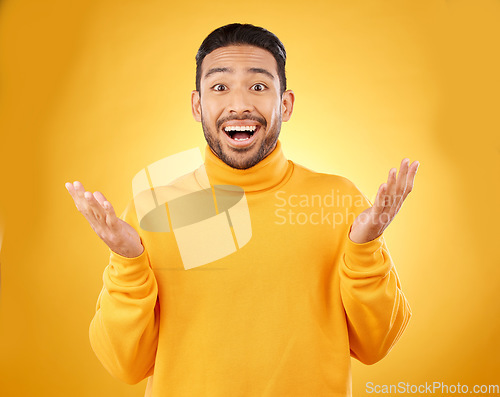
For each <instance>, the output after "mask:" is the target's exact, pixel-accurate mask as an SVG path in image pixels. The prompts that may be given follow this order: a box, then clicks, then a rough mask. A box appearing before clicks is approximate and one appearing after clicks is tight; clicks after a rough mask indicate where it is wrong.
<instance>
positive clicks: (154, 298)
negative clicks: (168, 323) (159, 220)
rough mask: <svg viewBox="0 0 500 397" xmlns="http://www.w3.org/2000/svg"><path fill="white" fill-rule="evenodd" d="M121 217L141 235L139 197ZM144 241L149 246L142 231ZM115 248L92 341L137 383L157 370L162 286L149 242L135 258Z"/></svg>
mask: <svg viewBox="0 0 500 397" xmlns="http://www.w3.org/2000/svg"><path fill="white" fill-rule="evenodd" d="M120 219H122V220H124V221H125V222H127V223H129V224H130V225H131V226H133V227H134V228H135V229H136V230H137V231H138V232H139V235H140V231H141V229H140V228H139V227H138V222H137V216H136V214H135V209H134V206H133V200H132V201H131V202H130V203H129V205H128V206H127V208H126V209H125V211H124V212H123V214H122V215H120ZM141 243H142V244H143V246H144V241H143V239H142V236H141ZM109 252H110V257H109V264H108V266H107V267H106V268H105V269H104V274H103V287H102V289H101V292H100V294H99V298H98V300H97V305H96V312H95V314H94V317H93V319H92V321H91V323H90V328H89V337H90V344H91V346H92V349H93V350H94V353H95V354H96V356H97V358H98V359H99V361H100V362H101V363H102V365H103V366H104V368H106V370H107V371H108V372H109V373H110V374H111V375H113V376H114V377H116V378H118V379H120V380H122V381H124V382H126V383H128V384H136V383H138V382H140V381H141V380H143V379H144V378H146V377H148V376H150V375H152V374H153V372H154V363H155V357H156V349H157V345H158V327H159V315H160V312H159V303H158V286H157V282H156V278H155V275H154V273H153V270H152V268H151V263H150V258H149V255H148V251H147V247H146V246H144V251H143V252H142V254H141V255H139V256H137V257H135V258H127V257H124V256H121V255H119V254H117V253H115V252H113V251H111V250H109Z"/></svg>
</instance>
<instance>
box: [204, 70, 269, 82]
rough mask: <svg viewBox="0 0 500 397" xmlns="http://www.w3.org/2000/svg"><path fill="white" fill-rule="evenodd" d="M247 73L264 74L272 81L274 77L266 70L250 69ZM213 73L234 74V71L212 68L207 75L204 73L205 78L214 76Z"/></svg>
mask: <svg viewBox="0 0 500 397" xmlns="http://www.w3.org/2000/svg"><path fill="white" fill-rule="evenodd" d="M247 72H250V73H261V74H264V75H266V76H267V77H269V78H270V79H271V80H274V76H273V75H272V73H270V72H268V71H267V70H266V69H262V68H250V69H247ZM214 73H234V70H233V69H231V68H212V69H209V70H208V71H207V73H205V78H207V77H208V76H210V75H211V74H214Z"/></svg>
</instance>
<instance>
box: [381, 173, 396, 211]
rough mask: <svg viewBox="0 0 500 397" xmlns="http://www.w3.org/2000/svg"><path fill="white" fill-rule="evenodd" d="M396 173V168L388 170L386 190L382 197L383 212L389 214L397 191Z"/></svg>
mask: <svg viewBox="0 0 500 397" xmlns="http://www.w3.org/2000/svg"><path fill="white" fill-rule="evenodd" d="M396 172H397V169H396V168H391V169H390V170H389V176H388V178H387V189H386V193H385V197H384V212H389V210H390V209H391V206H392V205H393V204H394V197H395V195H396V189H397V184H396V182H397V180H396Z"/></svg>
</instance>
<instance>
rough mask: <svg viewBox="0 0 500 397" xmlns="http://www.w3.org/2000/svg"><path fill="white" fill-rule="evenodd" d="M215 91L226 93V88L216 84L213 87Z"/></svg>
mask: <svg viewBox="0 0 500 397" xmlns="http://www.w3.org/2000/svg"><path fill="white" fill-rule="evenodd" d="M212 88H213V89H214V90H215V91H225V90H226V86H225V85H224V84H216V85H214V86H213V87H212Z"/></svg>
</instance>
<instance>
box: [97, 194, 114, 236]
mask: <svg viewBox="0 0 500 397" xmlns="http://www.w3.org/2000/svg"><path fill="white" fill-rule="evenodd" d="M94 197H95V199H96V200H97V201H98V203H99V204H100V205H101V207H102V208H103V210H104V214H105V215H106V216H105V221H106V224H107V225H108V226H110V227H113V226H115V225H116V221H117V219H116V214H115V210H114V208H113V206H112V205H111V203H110V202H109V201H108V200H106V197H104V194H102V193H101V192H99V191H97V192H94Z"/></svg>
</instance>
